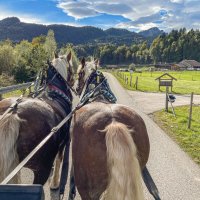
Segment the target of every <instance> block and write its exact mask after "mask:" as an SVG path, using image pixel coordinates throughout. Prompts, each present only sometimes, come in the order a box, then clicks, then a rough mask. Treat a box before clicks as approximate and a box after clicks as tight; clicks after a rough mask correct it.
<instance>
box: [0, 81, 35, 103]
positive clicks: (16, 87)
mask: <svg viewBox="0 0 200 200" xmlns="http://www.w3.org/2000/svg"><path fill="white" fill-rule="evenodd" d="M31 84H32V82H28V83H22V84H18V85H11V86H8V87H2V88H0V100H1V99H2V96H3V94H6V93H9V92H13V91H15V90H23V89H26V88H28V87H30V86H31Z"/></svg>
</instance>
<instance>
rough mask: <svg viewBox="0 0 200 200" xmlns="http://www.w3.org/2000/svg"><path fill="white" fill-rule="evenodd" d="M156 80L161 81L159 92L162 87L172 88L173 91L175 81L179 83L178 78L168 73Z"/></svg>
mask: <svg viewBox="0 0 200 200" xmlns="http://www.w3.org/2000/svg"><path fill="white" fill-rule="evenodd" d="M155 80H158V81H159V86H158V87H159V91H160V87H161V86H165V87H171V91H172V87H173V80H175V81H177V79H176V78H174V77H173V76H172V75H170V74H168V73H164V74H163V75H161V76H159V77H158V78H156V79H155Z"/></svg>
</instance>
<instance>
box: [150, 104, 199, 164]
mask: <svg viewBox="0 0 200 200" xmlns="http://www.w3.org/2000/svg"><path fill="white" fill-rule="evenodd" d="M175 112H176V116H177V117H176V118H175V117H174V116H173V115H172V113H171V112H169V113H167V112H165V111H164V110H163V111H159V112H155V113H154V114H153V118H154V120H155V121H156V123H157V124H159V125H160V127H161V128H163V129H164V130H165V132H167V133H168V134H169V135H170V136H171V137H172V138H173V139H174V140H175V141H176V142H177V143H178V144H179V145H180V146H181V147H182V148H183V149H184V150H185V151H186V152H187V153H189V154H190V156H191V157H192V158H193V159H194V161H195V162H197V163H198V164H199V165H200V118H199V116H200V106H197V105H196V106H194V107H193V117H192V123H191V129H188V128H187V122H188V113H189V106H180V107H176V108H175Z"/></svg>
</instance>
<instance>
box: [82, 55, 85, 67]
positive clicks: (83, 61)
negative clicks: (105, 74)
mask: <svg viewBox="0 0 200 200" xmlns="http://www.w3.org/2000/svg"><path fill="white" fill-rule="evenodd" d="M81 65H82V68H84V67H85V58H84V57H83V58H82V60H81Z"/></svg>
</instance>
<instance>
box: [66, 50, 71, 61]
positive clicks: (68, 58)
mask: <svg viewBox="0 0 200 200" xmlns="http://www.w3.org/2000/svg"><path fill="white" fill-rule="evenodd" d="M71 59H72V52H71V51H70V52H69V53H68V55H67V61H68V62H69V61H70V60H71Z"/></svg>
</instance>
